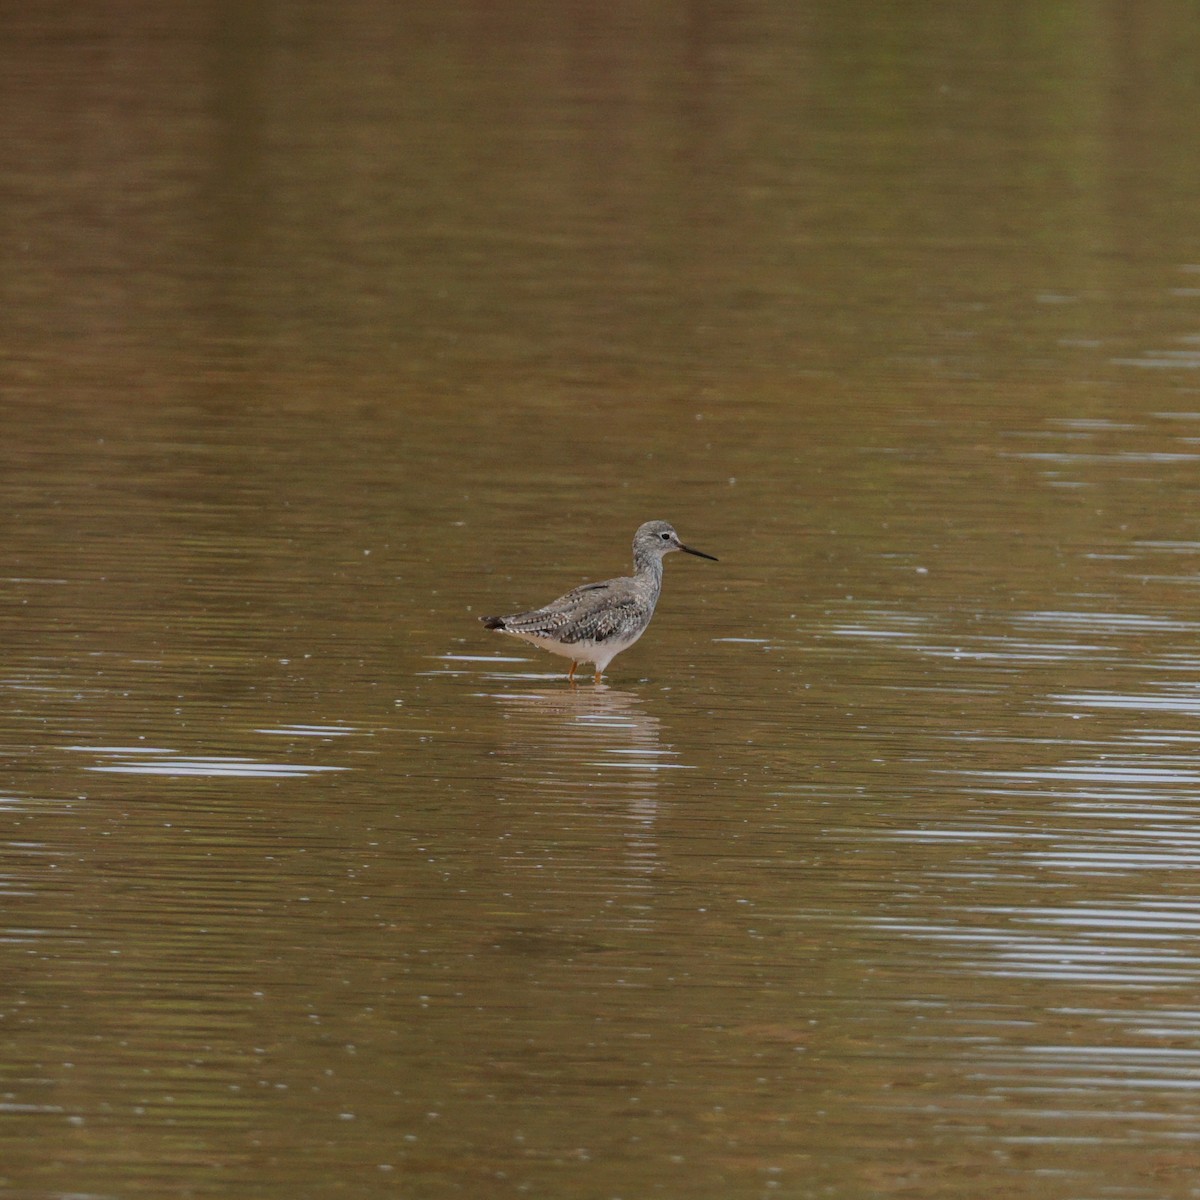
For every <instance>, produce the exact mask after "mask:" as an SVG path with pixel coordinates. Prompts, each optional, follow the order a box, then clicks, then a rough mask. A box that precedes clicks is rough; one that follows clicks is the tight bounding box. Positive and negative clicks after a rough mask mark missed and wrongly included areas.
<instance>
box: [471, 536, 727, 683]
mask: <svg viewBox="0 0 1200 1200" xmlns="http://www.w3.org/2000/svg"><path fill="white" fill-rule="evenodd" d="M675 550H682V551H683V552H684V553H685V554H694V555H695V556H696V557H697V558H707V559H710V560H711V561H712V562H716V561H717V559H716V558H714V557H713V556H712V555H711V554H705V553H704V551H702V550H693V549H692V548H691V546H685V545H684V544H683V543H682V542H681V541H680V540H679V534H677V533H676V532H675V530H674V529H673V528H672V527H671V526H670V524H669V523H668V522H666V521H647V522H646V523H645V524H644V525H642V526H641V527H640V528H639V529H638V531H637V533H635V534H634V535H633V574H632V575H624V576H621V577H620V578H619V579H606V580H605V581H604V582H603V583H585V584H583V585H582V586H581V587H577V588H575V589H573V590H572V591H569V592H568V593H567V594H566V595H565V596H559V598H558V599H557V600H554V601H551V603H549V604H547V605H545V606H544V607H542V608H534V609H531V610H530V611H529V612H522V613H513V614H511V615H510V616H507V617H480V618H479V619H480V620H481V621H482V622H483V623H484V625H486V626H487V627H488V629H499V630H500V631H501V632H503V633H511V634H512V635H513V637H519V638H521V639H522V640H523V641H526V642H531V643H532V644H533V645H535V646H541V648H542V649H543V650H549V651H550V652H551V653H552V654H561V655H562V656H563V657H564V658H569V659H570V660H571V671H570V673H569V674H568V675H567V680H568V681H569V682H570V683H574V682H575V668H576V667H578V666H579V664H580V663H581V662H590V663H594V664H595V667H596V673H595V676H594V679H595V681H596V682H597V683H599V682H600V677H601V675H603V674H604V668H605V667H607V666H608V664H609V663H610V662H612V660H613V659H614V658H616V656H617V655H618V654H620V653H621V651H622V650H628V649H629V647H630V646H632V645H633V643H634V642H636V641H637V640H638V638H640V637H641V636H642V634H643V633H645V632H646V626H647V625H649V624H650V618H651V617H652V616H654V606H655V604H657V603H658V597H659V593H660V592H661V591H662V579H663V563H662V560H663V558H664V556H666V555H668V554H670V553H671V552H672V551H675Z"/></svg>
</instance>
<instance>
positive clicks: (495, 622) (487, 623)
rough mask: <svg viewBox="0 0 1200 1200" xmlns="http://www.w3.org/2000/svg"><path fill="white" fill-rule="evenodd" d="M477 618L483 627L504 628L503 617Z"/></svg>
mask: <svg viewBox="0 0 1200 1200" xmlns="http://www.w3.org/2000/svg"><path fill="white" fill-rule="evenodd" d="M479 619H480V620H481V621H482V622H483V624H484V628H486V629H503V628H504V618H503V617H480V618H479Z"/></svg>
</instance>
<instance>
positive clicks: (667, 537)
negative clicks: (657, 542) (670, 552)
mask: <svg viewBox="0 0 1200 1200" xmlns="http://www.w3.org/2000/svg"><path fill="white" fill-rule="evenodd" d="M658 536H659V537H660V538H662V540H663V541H664V542H669V541H670V540H671V535H670V534H669V533H667V532H666V531H665V530H664V532H662V533H660V534H659V535H658Z"/></svg>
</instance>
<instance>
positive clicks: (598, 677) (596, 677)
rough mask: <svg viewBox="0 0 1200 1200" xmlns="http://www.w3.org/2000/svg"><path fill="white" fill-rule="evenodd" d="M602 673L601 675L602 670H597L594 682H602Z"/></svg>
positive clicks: (593, 678) (593, 677)
mask: <svg viewBox="0 0 1200 1200" xmlns="http://www.w3.org/2000/svg"><path fill="white" fill-rule="evenodd" d="M600 675H601V672H600V671H597V672H596V673H595V675H593V676H592V682H593V683H599V682H600Z"/></svg>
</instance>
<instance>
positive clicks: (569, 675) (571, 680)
mask: <svg viewBox="0 0 1200 1200" xmlns="http://www.w3.org/2000/svg"><path fill="white" fill-rule="evenodd" d="M577 666H579V664H578V663H577V662H573V663H572V664H571V669H570V671H568V672H567V682H568V683H574V682H575V668H576V667H577Z"/></svg>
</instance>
